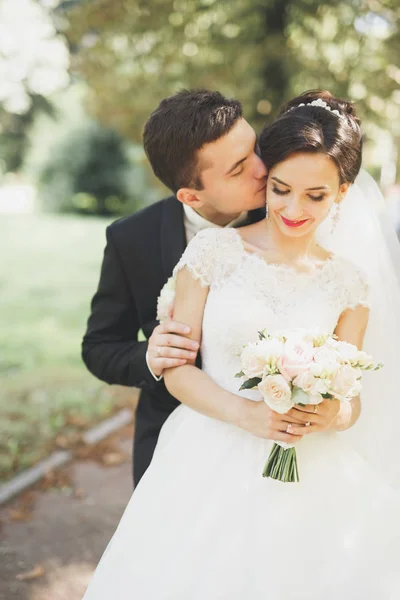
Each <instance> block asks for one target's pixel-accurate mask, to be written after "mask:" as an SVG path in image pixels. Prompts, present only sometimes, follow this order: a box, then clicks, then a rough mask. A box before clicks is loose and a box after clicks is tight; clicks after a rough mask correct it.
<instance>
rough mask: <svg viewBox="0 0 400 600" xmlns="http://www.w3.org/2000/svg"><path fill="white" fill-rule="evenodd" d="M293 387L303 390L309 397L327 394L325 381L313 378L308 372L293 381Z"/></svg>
mask: <svg viewBox="0 0 400 600" xmlns="http://www.w3.org/2000/svg"><path fill="white" fill-rule="evenodd" d="M293 385H295V386H296V387H298V388H301V389H302V390H304V391H305V392H306V394H309V396H310V397H311V396H318V395H320V394H326V393H327V392H328V386H327V384H326V383H325V381H323V380H322V379H319V378H318V377H314V375H313V374H312V373H311V372H310V371H306V372H305V373H301V374H300V375H298V376H297V377H296V378H295V379H293ZM308 404H315V402H309V403H308Z"/></svg>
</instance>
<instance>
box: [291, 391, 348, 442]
mask: <svg viewBox="0 0 400 600" xmlns="http://www.w3.org/2000/svg"><path fill="white" fill-rule="evenodd" d="M340 408H341V402H340V400H336V399H333V400H324V401H323V402H321V403H320V404H306V405H305V406H299V405H296V406H295V407H293V408H292V409H291V410H289V412H288V413H286V415H285V416H286V417H289V420H291V419H292V421H291V425H290V427H289V429H288V431H289V433H293V434H296V435H306V434H308V433H315V432H316V431H319V432H321V431H328V430H329V429H334V428H335V424H336V419H337V416H338V414H339V411H340ZM298 421H301V423H300V424H299V423H298Z"/></svg>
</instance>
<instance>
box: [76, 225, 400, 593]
mask: <svg viewBox="0 0 400 600" xmlns="http://www.w3.org/2000/svg"><path fill="white" fill-rule="evenodd" d="M202 233H203V234H204V235H202V236H201V235H200V234H199V235H198V236H197V237H196V238H195V239H194V240H193V242H192V243H191V244H190V245H189V246H188V249H187V250H186V252H185V254H184V256H183V258H182V259H181V262H180V264H179V265H178V268H182V267H183V266H186V267H188V268H189V269H190V270H191V272H192V273H193V275H194V276H196V277H201V279H202V281H203V282H204V283H205V284H206V285H210V292H209V296H208V300H207V304H206V310H205V314H204V322H203V339H202V357H203V369H204V370H205V371H206V372H207V373H208V374H209V375H210V377H212V378H213V379H215V380H216V381H217V383H218V384H219V385H221V386H222V387H224V388H225V389H228V390H230V391H232V392H235V393H238V392H237V390H238V387H239V380H238V379H235V378H234V375H235V373H236V372H237V371H238V370H239V358H238V353H239V352H238V351H240V348H241V347H242V346H243V344H245V343H247V342H248V341H250V340H251V339H256V338H257V330H258V329H261V328H263V327H267V328H269V329H270V330H272V329H274V330H276V329H282V328H285V329H290V328H299V327H306V328H307V327H308V328H319V329H320V330H325V331H327V332H329V331H333V329H334V327H335V324H336V322H337V320H338V317H339V315H340V314H341V312H343V310H344V309H346V307H351V306H355V305H357V304H363V303H367V296H366V294H367V288H366V285H365V283H364V281H363V279H362V276H361V274H359V273H358V272H357V271H356V270H355V268H354V267H353V266H352V265H351V264H349V263H348V262H344V261H343V260H342V259H336V258H333V259H332V260H330V261H326V263H324V264H323V266H322V267H321V269H319V270H318V271H319V272H318V273H317V274H315V276H310V275H307V276H304V274H299V275H298V276H297V275H296V273H295V272H293V271H290V270H288V269H283V268H279V267H276V266H274V265H268V264H267V263H265V262H264V261H262V259H260V258H258V257H255V256H252V255H248V254H247V253H245V252H244V250H243V247H242V246H241V245H240V244H239V239H240V238H239V236H238V234H237V233H236V232H234V231H232V230H217V233H216V231H215V230H211V231H209V230H206V231H205V232H202ZM214 236H215V238H216V239H217V241H218V245H217V249H216V248H215V240H214ZM199 238H200V239H199ZM238 238H239V239H238ZM196 240H197V241H196ZM196 244H197V245H198V247H196ZM199 244H201V246H199ZM204 246H206V250H204ZM211 249H212V250H213V260H214V262H213V263H212V264H213V266H212V271H211V266H210V263H211V262H212V261H211V260H208V261H206V260H204V256H205V252H210V251H211ZM227 254H229V259H228V260H227V258H226V257H227ZM199 256H200V257H201V261H199V260H197V257H199ZM221 263H224V264H223V266H222V265H221ZM207 265H208V266H207ZM205 269H207V270H205ZM377 358H379V357H377ZM241 394H242V395H246V396H247V397H249V398H251V399H253V400H255V401H256V400H258V399H259V398H258V397H257V393H256V392H247V393H245V392H241ZM356 426H357V425H356ZM378 434H379V433H378ZM272 445H273V442H272V441H269V440H264V439H260V438H256V437H254V436H252V435H251V434H250V433H247V432H246V431H243V430H241V429H239V428H236V427H234V426H232V425H229V424H226V423H222V422H219V421H216V420H214V419H211V418H209V417H206V416H204V415H201V414H199V413H197V412H195V411H193V410H191V409H190V408H188V407H186V406H183V405H181V406H180V407H178V408H177V409H176V410H175V411H174V412H173V413H172V414H171V416H170V417H169V418H168V420H167V421H166V423H165V424H164V426H163V428H162V430H161V434H160V437H159V441H158V445H157V448H156V451H155V454H154V458H153V461H152V463H151V465H150V467H149V469H148V471H147V472H146V473H145V475H144V477H143V478H142V480H141V482H140V483H139V485H138V487H137V489H136V490H135V492H134V493H133V495H132V498H131V500H130V502H129V504H128V507H127V509H126V511H125V514H124V515H123V517H122V519H121V522H120V524H119V526H118V529H117V531H116V533H115V535H114V537H113V538H112V540H111V542H110V544H109V546H108V547H107V549H106V551H105V553H104V555H103V557H102V559H101V561H100V563H99V565H98V567H97V570H96V572H95V575H94V577H93V580H92V582H91V583H90V585H89V588H88V590H87V592H86V594H85V596H84V600H300V599H301V600H339V599H340V600H398V599H399V598H400V510H399V506H400V503H399V496H398V493H397V491H396V490H395V489H394V488H392V487H391V486H390V485H389V484H388V483H387V482H386V480H385V479H384V478H383V477H381V474H380V473H379V472H378V471H376V470H375V469H374V468H373V467H372V466H371V465H370V464H368V463H367V462H365V461H364V459H363V458H362V457H361V456H360V455H359V454H358V453H357V451H356V449H355V448H354V447H353V446H351V445H349V444H348V443H347V441H346V434H345V433H336V432H328V433H321V434H311V435H308V436H305V437H304V438H303V439H302V440H301V441H300V442H299V443H298V444H297V446H296V449H297V456H298V465H299V474H300V482H299V483H282V482H279V481H275V480H272V479H268V478H263V477H262V471H263V468H264V465H265V462H266V460H267V458H268V455H269V452H270V450H271V448H272ZM397 459H398V458H397V457H394V460H397ZM116 493H117V490H116Z"/></svg>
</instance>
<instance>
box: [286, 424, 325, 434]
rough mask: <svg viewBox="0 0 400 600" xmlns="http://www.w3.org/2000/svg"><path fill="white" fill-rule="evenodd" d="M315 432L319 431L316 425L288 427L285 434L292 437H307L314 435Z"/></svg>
mask: <svg viewBox="0 0 400 600" xmlns="http://www.w3.org/2000/svg"><path fill="white" fill-rule="evenodd" d="M315 431H319V427H318V426H317V425H311V424H310V425H309V426H308V427H307V425H288V429H287V432H288V433H290V434H292V435H308V434H309V433H314V432H315Z"/></svg>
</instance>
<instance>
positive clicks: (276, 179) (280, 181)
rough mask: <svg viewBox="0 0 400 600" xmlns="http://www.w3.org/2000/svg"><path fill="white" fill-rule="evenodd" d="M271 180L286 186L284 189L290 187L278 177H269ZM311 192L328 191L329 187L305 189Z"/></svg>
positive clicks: (321, 186) (320, 186) (319, 186)
mask: <svg viewBox="0 0 400 600" xmlns="http://www.w3.org/2000/svg"><path fill="white" fill-rule="evenodd" d="M271 179H274V180H275V181H277V182H278V183H281V184H282V185H286V187H290V185H289V184H288V183H285V182H284V181H282V180H281V179H279V178H278V177H271ZM311 190H329V186H328V185H318V186H317V187H312V188H307V191H308V192H311Z"/></svg>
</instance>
